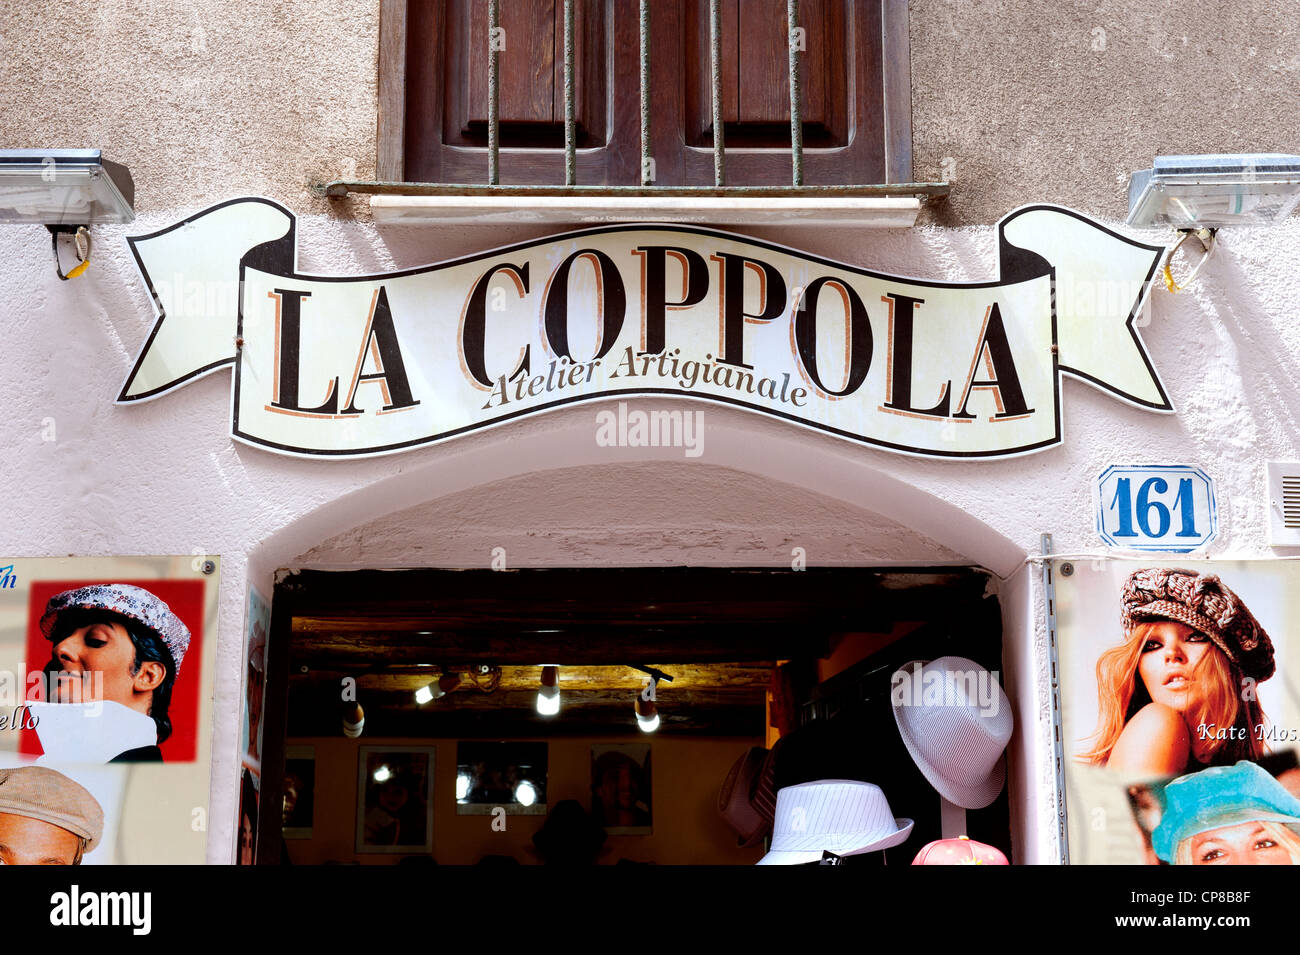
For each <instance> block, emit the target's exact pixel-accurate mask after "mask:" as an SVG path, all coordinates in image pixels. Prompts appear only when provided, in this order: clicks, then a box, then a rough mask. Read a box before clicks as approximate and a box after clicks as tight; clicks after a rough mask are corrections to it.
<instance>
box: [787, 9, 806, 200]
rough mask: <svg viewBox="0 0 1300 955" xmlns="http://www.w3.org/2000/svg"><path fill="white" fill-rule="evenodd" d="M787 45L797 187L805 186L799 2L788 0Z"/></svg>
mask: <svg viewBox="0 0 1300 955" xmlns="http://www.w3.org/2000/svg"><path fill="white" fill-rule="evenodd" d="M785 18H786V28H787V29H786V45H787V47H788V48H789V53H790V165H791V173H792V175H793V177H794V184H795V185H796V186H802V185H803V111H802V109H801V108H800V102H799V97H800V94H801V93H802V92H803V91H802V90H801V89H800V87H799V49H798V45H797V44H796V42H795V40H796V38H797V35H798V30H799V0H786V4H785Z"/></svg>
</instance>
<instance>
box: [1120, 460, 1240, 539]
mask: <svg viewBox="0 0 1300 955" xmlns="http://www.w3.org/2000/svg"><path fill="white" fill-rule="evenodd" d="M1096 504H1097V533H1098V534H1100V535H1101V539H1102V540H1104V541H1105V542H1106V543H1107V544H1109V545H1110V546H1111V547H1122V548H1124V549H1126V550H1149V551H1166V552H1169V553H1174V554H1185V553H1187V552H1188V551H1193V550H1196V549H1197V548H1198V547H1202V546H1204V545H1205V544H1208V543H1209V542H1210V541H1212V540H1214V538H1215V535H1216V534H1218V532H1219V516H1218V508H1217V507H1216V505H1215V501H1214V482H1213V481H1212V480H1210V476H1209V475H1208V474H1206V473H1205V472H1204V471H1202V470H1201V469H1200V468H1194V467H1189V466H1187V465H1183V464H1149V465H1141V466H1133V465H1118V464H1116V465H1111V466H1110V467H1108V468H1107V469H1106V470H1105V471H1103V472H1101V477H1099V478H1098V479H1097V499H1096Z"/></svg>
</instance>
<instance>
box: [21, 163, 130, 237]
mask: <svg viewBox="0 0 1300 955" xmlns="http://www.w3.org/2000/svg"><path fill="white" fill-rule="evenodd" d="M134 204H135V183H134V181H133V180H132V179H131V172H130V170H129V169H127V167H126V166H123V165H121V164H120V163H115V162H109V161H108V160H106V159H104V158H103V156H102V155H101V154H100V151H99V150H98V149H0V223H31V224H34V225H48V226H83V225H94V224H96V223H126V222H131V221H132V220H133V219H135V209H134Z"/></svg>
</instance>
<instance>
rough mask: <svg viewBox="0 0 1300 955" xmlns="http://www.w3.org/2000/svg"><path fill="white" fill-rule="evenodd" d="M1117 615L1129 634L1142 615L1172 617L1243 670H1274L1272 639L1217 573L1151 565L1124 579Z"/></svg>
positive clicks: (1258, 675)
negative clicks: (1210, 641) (1204, 639)
mask: <svg viewBox="0 0 1300 955" xmlns="http://www.w3.org/2000/svg"><path fill="white" fill-rule="evenodd" d="M1122 604H1123V609H1122V612H1121V615H1120V619H1121V621H1122V622H1123V625H1124V632H1125V633H1128V632H1129V631H1131V630H1132V629H1133V627H1134V626H1135V625H1137V624H1138V623H1140V622H1141V621H1143V620H1173V621H1176V622H1178V623H1184V624H1186V625H1187V626H1189V627H1191V628H1192V629H1193V630H1199V631H1200V632H1201V633H1203V634H1205V635H1206V636H1207V637H1209V638H1210V639H1211V640H1213V641H1214V645H1215V646H1217V647H1218V648H1219V649H1220V650H1222V651H1223V653H1224V655H1225V656H1227V658H1228V659H1229V660H1231V661H1232V662H1233V663H1235V664H1236V665H1237V667H1238V668H1239V669H1240V670H1241V672H1242V673H1243V674H1244V675H1245V676H1248V677H1253V678H1254V679H1256V680H1267V679H1268V678H1269V677H1271V676H1272V675H1273V671H1274V669H1275V664H1274V662H1273V641H1271V640H1270V639H1269V638H1268V634H1267V633H1265V632H1264V628H1263V627H1261V626H1260V625H1259V621H1257V620H1256V619H1255V618H1254V616H1252V614H1251V612H1250V611H1249V610H1247V609H1246V605H1245V604H1244V603H1242V602H1241V598H1240V597H1238V596H1237V595H1236V594H1234V593H1233V592H1232V591H1231V590H1229V589H1228V588H1227V587H1226V586H1225V585H1224V583H1223V581H1221V580H1219V578H1218V576H1217V575H1215V574H1198V573H1197V572H1196V571H1194V570H1179V569H1172V570H1171V569H1167V568H1164V567H1149V568H1145V569H1143V570H1135V571H1134V572H1133V573H1131V574H1129V578H1128V580H1126V581H1125V582H1124V592H1123V595H1122Z"/></svg>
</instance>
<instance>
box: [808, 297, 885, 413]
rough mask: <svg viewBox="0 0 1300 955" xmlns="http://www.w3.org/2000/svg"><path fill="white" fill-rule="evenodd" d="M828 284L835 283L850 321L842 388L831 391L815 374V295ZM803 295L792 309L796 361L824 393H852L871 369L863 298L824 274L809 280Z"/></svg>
mask: <svg viewBox="0 0 1300 955" xmlns="http://www.w3.org/2000/svg"><path fill="white" fill-rule="evenodd" d="M830 283H834V286H835V288H836V289H837V290H838V291H839V292H840V295H841V297H842V298H843V299H844V305H845V312H846V313H847V314H846V315H845V320H846V321H847V322H848V323H849V354H848V356H847V362H846V367H847V368H848V372H847V374H845V376H844V377H845V382H844V390H843V391H831V389H829V388H827V387H826V386H825V385H824V384H823V383H822V379H821V375H819V374H818V373H817V297H818V296H819V295H821V291H822V289H823V288H824V287H825V286H826V285H827V284H830ZM803 297H804V299H805V302H804V303H801V305H800V307H798V308H796V309H795V310H794V341H795V345H796V346H797V347H798V349H799V361H800V362H801V363H802V364H803V367H804V371H806V372H807V373H808V377H809V379H810V380H811V381H812V383H813V384H815V385H816V386H817V387H818V388H820V389H821V390H822V391H824V392H825V393H826V394H828V395H830V396H831V397H833V398H843V397H844V396H845V395H851V394H852V393H853V392H855V391H857V390H858V387H859V386H860V385H861V384H862V382H863V381H865V380H866V377H867V371H868V370H869V369H870V368H871V351H872V347H873V343H872V339H871V321H870V319H869V318H868V317H867V307H866V306H865V305H863V304H862V299H860V298H858V293H857V292H855V291H853V289H851V288H849V286H848V285H847V284H846V283H844V282H842V281H840V280H839V279H837V278H834V277H832V276H829V275H823V276H822V277H821V278H819V279H817V280H816V281H814V282H810V283H808V287H807V288H806V289H804V292H803Z"/></svg>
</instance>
